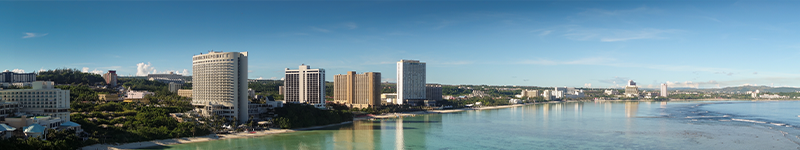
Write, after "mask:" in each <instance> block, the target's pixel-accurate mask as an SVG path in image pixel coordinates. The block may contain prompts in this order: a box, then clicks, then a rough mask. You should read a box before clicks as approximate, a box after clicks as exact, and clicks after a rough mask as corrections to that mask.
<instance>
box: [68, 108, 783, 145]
mask: <svg viewBox="0 0 800 150" xmlns="http://www.w3.org/2000/svg"><path fill="white" fill-rule="evenodd" d="M586 101H655V100H569V101H549V102H534V103H524V104H514V105H501V106H486V107H478V108H460V109H447V110H428V111H414V112H402V113H392V114H385V115H376V116H372V117H360V118H353V121H359V120H368V119H373V118H375V119H388V118H397V117H407V116H412V117H413V116H416V115H426V114H446V113H456V112H463V111H469V110H491V109H503V108H512V107H520V106H527V105H535V104H544V103H565V102H586ZM670 101H681V102H683V101H797V100H792V99H781V100H742V99H670V100H666V101H663V102H670ZM353 121H345V122H342V123H336V124H329V125H321V126H313V127H305V128H299V129H270V130H265V131H256V133H247V132H240V133H233V134H225V135H215V134H210V135H205V136H196V137H183V138H172V139H161V140H152V141H142V142H133V143H124V144H119V145H115V144H95V145H90V146H85V147H82V148H81V149H83V150H101V149H102V150H105V149H111V150H116V149H137V148H147V147H155V146H169V145H176V144H186V143H196V142H208V141H215V140H224V139H236V138H253V137H261V136H267V135H273V134H281V133H291V132H296V131H307V130H313V129H318V128H325V127H331V126H338V125H344V124H350V123H353Z"/></svg>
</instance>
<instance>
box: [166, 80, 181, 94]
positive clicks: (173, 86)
mask: <svg viewBox="0 0 800 150" xmlns="http://www.w3.org/2000/svg"><path fill="white" fill-rule="evenodd" d="M181 87H183V83H177V82H170V83H169V92H172V93H177V92H178V90H180V89H181Z"/></svg>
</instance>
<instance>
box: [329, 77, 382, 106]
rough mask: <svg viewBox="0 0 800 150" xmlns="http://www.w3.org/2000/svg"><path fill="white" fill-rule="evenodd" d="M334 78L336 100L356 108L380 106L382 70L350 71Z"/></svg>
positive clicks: (334, 96)
mask: <svg viewBox="0 0 800 150" xmlns="http://www.w3.org/2000/svg"><path fill="white" fill-rule="evenodd" d="M333 78H334V80H333V93H334V94H333V98H334V102H336V103H339V104H345V105H347V106H350V107H355V108H367V107H380V105H381V88H382V87H381V73H380V72H366V73H363V74H356V72H355V71H348V72H347V74H340V75H335V76H334V77H333Z"/></svg>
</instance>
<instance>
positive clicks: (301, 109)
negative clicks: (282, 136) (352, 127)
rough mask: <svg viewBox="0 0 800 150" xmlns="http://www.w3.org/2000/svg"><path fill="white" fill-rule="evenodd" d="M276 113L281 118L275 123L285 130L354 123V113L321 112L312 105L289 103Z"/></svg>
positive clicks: (345, 111)
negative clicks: (346, 122)
mask: <svg viewBox="0 0 800 150" xmlns="http://www.w3.org/2000/svg"><path fill="white" fill-rule="evenodd" d="M275 112H276V113H277V114H278V116H280V117H278V118H275V120H274V123H275V124H276V125H278V126H280V127H281V128H284V129H293V128H303V127H311V126H320V125H327V124H333V123H340V122H345V121H353V113H350V112H349V111H347V110H321V109H317V108H314V106H311V105H301V104H292V103H287V104H285V105H283V107H280V108H276V109H275Z"/></svg>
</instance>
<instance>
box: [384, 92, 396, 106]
mask: <svg viewBox="0 0 800 150" xmlns="http://www.w3.org/2000/svg"><path fill="white" fill-rule="evenodd" d="M381 103H383V104H397V93H383V94H381Z"/></svg>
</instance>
